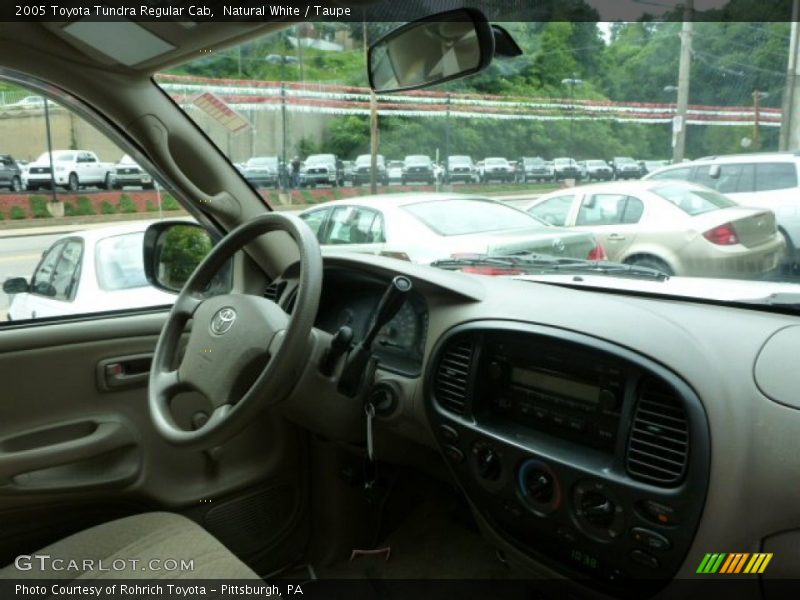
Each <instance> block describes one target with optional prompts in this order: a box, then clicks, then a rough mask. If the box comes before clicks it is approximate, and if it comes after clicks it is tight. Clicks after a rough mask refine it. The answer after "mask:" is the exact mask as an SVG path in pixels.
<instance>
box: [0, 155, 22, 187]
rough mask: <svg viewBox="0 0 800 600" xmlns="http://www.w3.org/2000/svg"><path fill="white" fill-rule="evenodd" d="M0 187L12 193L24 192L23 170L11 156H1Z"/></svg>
mask: <svg viewBox="0 0 800 600" xmlns="http://www.w3.org/2000/svg"><path fill="white" fill-rule="evenodd" d="M0 186H1V187H6V188H8V189H9V190H11V191H12V192H21V191H22V189H23V188H22V169H21V168H20V166H19V165H18V164H17V161H15V160H14V157H13V156H11V155H10V154H0Z"/></svg>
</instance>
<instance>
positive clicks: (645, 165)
mask: <svg viewBox="0 0 800 600" xmlns="http://www.w3.org/2000/svg"><path fill="white" fill-rule="evenodd" d="M669 164H670V161H668V160H643V161H641V163H640V165H641V167H642V175H643V176H644V175H647V174H648V173H653V172H655V171H658V170H659V169H663V168H664V167H666V166H668V165H669Z"/></svg>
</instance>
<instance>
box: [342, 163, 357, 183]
mask: <svg viewBox="0 0 800 600" xmlns="http://www.w3.org/2000/svg"><path fill="white" fill-rule="evenodd" d="M355 168H356V163H355V161H352V160H343V161H342V181H344V182H345V183H348V182H349V183H350V184H352V183H353V178H354V177H355Z"/></svg>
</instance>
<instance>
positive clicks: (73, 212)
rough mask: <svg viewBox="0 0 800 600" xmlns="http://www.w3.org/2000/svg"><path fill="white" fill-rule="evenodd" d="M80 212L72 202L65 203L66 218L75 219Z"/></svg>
mask: <svg viewBox="0 0 800 600" xmlns="http://www.w3.org/2000/svg"><path fill="white" fill-rule="evenodd" d="M77 214H78V211H77V209H76V208H75V204H73V203H72V202H64V216H65V217H74V216H77Z"/></svg>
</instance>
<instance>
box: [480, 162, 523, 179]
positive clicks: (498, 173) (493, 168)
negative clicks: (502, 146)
mask: <svg viewBox="0 0 800 600" xmlns="http://www.w3.org/2000/svg"><path fill="white" fill-rule="evenodd" d="M515 178H516V173H515V172H514V168H513V167H512V166H511V165H510V164H509V162H508V161H507V160H506V159H505V158H502V157H491V158H487V159H486V160H485V161H484V166H483V178H482V181H483V183H489V182H490V181H501V182H505V183H510V182H513V181H514V179H515Z"/></svg>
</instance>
